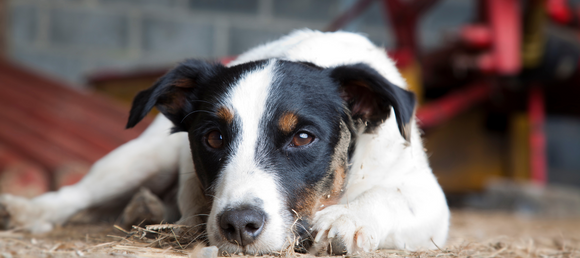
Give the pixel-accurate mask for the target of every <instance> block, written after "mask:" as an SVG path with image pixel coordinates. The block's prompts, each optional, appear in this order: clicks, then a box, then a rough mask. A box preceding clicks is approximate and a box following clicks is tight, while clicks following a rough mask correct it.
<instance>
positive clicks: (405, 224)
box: [0, 30, 449, 253]
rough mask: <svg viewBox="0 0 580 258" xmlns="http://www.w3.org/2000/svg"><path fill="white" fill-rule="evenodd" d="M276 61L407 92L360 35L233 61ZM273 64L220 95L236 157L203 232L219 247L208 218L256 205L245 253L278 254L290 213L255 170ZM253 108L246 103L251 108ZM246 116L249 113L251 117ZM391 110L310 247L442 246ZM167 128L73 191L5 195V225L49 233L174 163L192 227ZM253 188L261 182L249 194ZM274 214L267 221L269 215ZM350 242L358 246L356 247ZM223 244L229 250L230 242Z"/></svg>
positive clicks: (414, 157)
mask: <svg viewBox="0 0 580 258" xmlns="http://www.w3.org/2000/svg"><path fill="white" fill-rule="evenodd" d="M268 58H279V59H285V60H290V61H307V62H312V63H314V64H316V65H318V66H322V67H333V66H338V65H343V64H353V63H365V64H368V65H370V66H371V67H373V68H374V69H376V70H377V71H378V72H379V73H380V74H381V75H383V76H384V77H385V78H387V79H388V80H389V81H391V82H393V83H394V84H396V85H398V86H399V87H402V88H405V87H406V85H405V81H404V80H403V78H402V77H401V75H400V74H399V73H398V72H397V70H396V67H395V65H394V62H393V61H392V60H390V59H389V58H388V57H387V56H386V55H385V52H384V49H381V48H378V47H375V46H374V45H373V44H372V43H371V42H370V41H369V40H368V39H366V38H364V37H363V36H360V35H357V34H353V33H347V32H336V33H323V32H317V31H310V30H300V31H296V32H293V33H292V34H290V35H288V36H285V37H283V38H281V39H280V40H277V41H274V42H271V43H268V44H265V45H262V46H259V47H256V48H254V49H252V50H250V51H248V52H246V53H245V54H242V55H240V56H239V57H238V59H236V60H235V61H233V62H232V63H231V64H230V66H231V65H236V64H240V63H245V62H249V61H253V60H260V59H268ZM272 69H273V63H268V64H267V67H266V68H265V69H259V70H258V71H257V72H255V73H249V74H246V75H245V76H244V78H243V79H242V80H241V81H239V82H238V85H237V86H236V87H234V90H233V91H232V92H230V93H229V94H228V99H224V100H222V101H223V103H224V104H226V105H228V107H230V108H233V109H234V110H235V114H236V115H239V116H240V117H241V121H242V124H243V125H242V137H241V138H240V139H239V142H237V143H236V144H235V148H236V151H235V155H234V156H233V157H232V159H231V160H230V162H229V163H228V164H227V166H226V169H225V170H224V173H223V175H222V176H221V177H220V178H219V179H218V183H217V188H216V196H215V199H214V202H213V207H212V210H211V213H210V215H209V221H208V233H209V237H210V240H211V241H212V242H214V243H215V242H216V241H217V236H216V235H215V232H217V225H216V214H217V213H219V212H220V211H221V210H223V209H224V208H225V207H226V206H227V205H231V204H235V203H244V202H251V199H252V198H253V197H259V198H261V199H263V200H264V208H265V210H266V212H267V213H268V214H269V215H270V221H269V222H268V224H267V225H266V226H265V227H266V228H265V229H264V232H263V233H262V235H261V236H260V237H259V238H258V240H257V242H256V243H255V244H253V245H252V247H251V248H253V249H252V250H246V251H250V252H260V251H264V250H265V251H269V250H277V249H280V248H282V247H283V244H284V242H285V241H286V238H287V237H288V235H287V233H286V232H287V230H286V229H287V228H288V225H287V223H286V222H285V221H288V220H289V218H288V216H290V215H289V214H285V213H284V212H283V211H282V210H281V207H282V203H280V200H281V197H280V196H279V194H278V192H277V187H278V186H277V185H276V183H275V182H276V179H275V178H273V176H272V173H266V171H261V170H260V169H258V168H257V166H256V164H255V159H254V157H256V155H257V154H256V153H254V151H255V150H256V142H257V137H259V135H257V134H258V122H259V120H260V118H261V117H262V115H263V113H264V112H267V110H264V107H265V99H266V95H265V94H267V93H268V86H269V85H270V82H271V81H272ZM249 105H251V106H249ZM250 110H251V112H247V111H250ZM394 117H395V116H394V114H391V116H390V118H389V119H387V120H386V122H385V123H384V124H383V125H381V127H380V128H379V130H378V131H377V133H376V134H360V135H358V138H357V147H356V151H355V153H354V158H353V160H352V162H353V164H352V170H351V171H350V172H349V173H350V175H349V177H348V183H347V189H346V191H345V193H344V196H343V198H342V199H341V201H340V204H337V205H333V206H330V207H327V208H325V209H324V210H322V211H319V212H317V213H316V215H315V218H314V229H315V230H317V231H318V232H319V233H318V235H317V236H316V240H317V241H316V243H315V248H316V247H321V246H325V245H327V244H328V241H329V240H330V239H332V238H334V237H340V238H342V239H343V240H344V242H345V244H346V247H347V249H348V252H349V253H355V252H357V251H361V250H363V251H372V250H375V249H377V248H397V249H408V250H418V249H422V248H431V249H432V248H435V245H434V244H433V243H436V244H437V245H438V246H442V245H443V244H444V242H445V239H446V237H447V230H448V226H449V210H448V208H447V204H446V201H445V198H444V195H443V192H442V190H441V188H440V186H439V185H438V183H437V180H436V178H435V177H434V175H433V174H432V172H431V169H430V167H429V165H428V160H427V156H426V154H425V152H424V151H423V146H422V143H421V137H420V134H419V130H418V129H417V126H416V124H415V122H414V121H412V123H411V130H412V132H411V140H410V144H409V143H406V142H405V141H404V139H403V138H402V137H401V135H400V134H399V131H398V128H397V124H396V121H395V118H394ZM170 126H171V125H170V123H169V122H168V121H167V119H165V118H163V117H162V116H159V117H158V118H157V119H156V120H155V122H154V123H153V124H152V125H151V126H150V128H149V129H148V130H147V131H146V132H145V133H143V135H142V136H140V137H139V138H137V139H136V140H134V141H131V142H129V143H127V144H125V145H123V146H121V147H120V148H119V149H117V150H115V151H113V152H112V153H110V154H109V155H107V156H106V157H105V158H103V159H102V160H100V161H99V162H97V163H96V164H95V165H94V166H93V168H92V169H91V172H90V173H89V175H87V176H86V177H85V178H84V179H83V180H82V181H81V182H79V183H78V184H76V185H74V186H70V187H65V188H63V189H61V190H59V191H58V192H54V193H47V194H45V195H42V196H40V197H37V198H35V199H32V200H26V199H22V198H18V197H13V196H8V195H3V196H1V197H0V203H2V204H3V205H4V206H5V207H6V208H7V209H8V211H9V212H10V214H11V215H12V218H13V219H12V221H11V223H13V226H17V227H23V228H25V229H28V230H31V231H33V232H42V231H48V230H50V229H51V228H52V227H53V225H54V224H60V223H63V222H65V221H66V220H67V219H68V218H69V217H70V216H71V215H73V214H74V213H75V212H77V211H79V210H81V209H84V208H87V207H90V206H92V205H94V204H98V203H102V202H107V201H110V200H112V199H114V198H115V197H117V196H120V195H122V194H124V193H127V192H131V191H134V190H135V189H136V188H137V187H138V186H139V185H142V184H144V183H145V182H146V181H147V179H150V178H152V177H154V176H156V175H162V174H167V173H169V174H171V172H170V171H175V170H176V169H177V168H178V167H179V171H180V184H179V186H180V189H179V194H178V195H179V196H178V202H179V206H180V210H181V212H182V216H183V217H182V219H181V221H180V222H181V223H185V224H190V225H191V224H195V223H198V220H195V219H194V218H196V216H198V215H199V213H200V210H199V207H197V206H196V200H200V199H203V198H202V197H201V194H202V193H201V191H200V190H199V189H198V188H199V187H197V188H196V187H192V185H199V182H198V181H197V177H196V176H194V172H195V171H194V168H193V164H192V161H191V153H190V152H189V150H188V144H187V137H186V135H185V134H184V133H178V134H174V135H171V136H169V134H168V131H169V128H170ZM256 186H259V188H257V187H256ZM272 214H274V215H275V216H271V215H272ZM355 239H356V241H355ZM227 245H228V244H225V248H226V249H228V250H231V248H233V247H231V246H229V247H228V246H227Z"/></svg>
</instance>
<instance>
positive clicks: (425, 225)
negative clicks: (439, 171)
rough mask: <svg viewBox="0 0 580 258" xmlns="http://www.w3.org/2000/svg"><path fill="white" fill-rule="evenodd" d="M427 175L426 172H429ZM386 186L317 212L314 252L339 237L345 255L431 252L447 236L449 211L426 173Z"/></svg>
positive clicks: (442, 197)
mask: <svg viewBox="0 0 580 258" xmlns="http://www.w3.org/2000/svg"><path fill="white" fill-rule="evenodd" d="M428 173H430V172H428ZM409 179H410V180H409V181H405V182H404V183H399V184H394V185H390V186H374V187H372V188H370V189H369V190H367V191H365V192H363V193H362V194H360V195H358V196H357V197H355V198H353V199H352V200H350V201H348V203H346V204H338V205H333V206H329V207H327V208H326V209H324V210H321V211H319V212H317V213H316V215H315V217H314V220H313V229H314V231H315V232H317V235H316V237H315V245H314V247H315V248H316V249H321V248H324V247H326V246H327V245H329V244H330V243H336V242H337V241H333V240H336V239H340V240H341V241H340V242H342V244H343V245H344V247H345V248H346V251H347V252H348V253H350V254H352V253H356V252H359V251H366V252H369V251H373V250H376V249H378V248H395V249H405V250H418V249H433V248H436V245H442V244H443V243H444V242H445V239H446V237H447V230H448V226H449V210H448V208H447V204H446V201H445V197H444V195H443V193H442V191H441V189H440V187H439V186H438V185H437V182H436V180H435V179H434V177H433V176H432V175H430V174H428V175H423V176H420V177H418V179H417V180H420V181H422V182H417V181H414V182H413V181H412V180H414V179H412V178H409Z"/></svg>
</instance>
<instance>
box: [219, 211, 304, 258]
mask: <svg viewBox="0 0 580 258" xmlns="http://www.w3.org/2000/svg"><path fill="white" fill-rule="evenodd" d="M271 217H273V216H267V215H266V213H265V212H264V211H262V210H260V209H257V208H255V207H247V206H246V207H240V208H235V209H228V210H226V211H224V212H222V213H220V214H219V216H216V217H215V219H214V222H216V223H215V224H214V225H213V226H210V227H208V230H213V233H212V234H211V233H210V235H213V236H210V243H211V244H212V245H216V246H217V247H218V248H219V250H220V254H221V255H226V256H227V255H232V254H240V253H241V254H247V255H264V254H284V253H295V252H296V253H307V252H308V251H309V250H310V248H311V247H312V245H313V240H314V237H313V236H314V235H313V234H312V232H311V225H310V223H309V220H303V219H299V218H298V219H297V218H293V219H292V220H286V222H287V223H285V224H286V225H287V226H284V227H277V226H276V225H275V224H277V223H275V222H272V221H271V220H276V219H282V218H281V217H280V218H271ZM212 224H213V223H212Z"/></svg>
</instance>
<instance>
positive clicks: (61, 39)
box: [8, 0, 471, 85]
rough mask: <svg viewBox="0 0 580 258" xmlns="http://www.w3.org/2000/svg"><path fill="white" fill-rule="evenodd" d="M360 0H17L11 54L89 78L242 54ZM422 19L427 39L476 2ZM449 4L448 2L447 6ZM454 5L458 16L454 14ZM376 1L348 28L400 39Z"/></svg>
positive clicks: (72, 77) (454, 1) (383, 39)
mask: <svg viewBox="0 0 580 258" xmlns="http://www.w3.org/2000/svg"><path fill="white" fill-rule="evenodd" d="M354 1H355V0H291V1H290V0H43V1H39V0H9V1H8V12H9V16H10V17H9V19H8V23H9V24H8V26H9V28H8V54H9V56H10V57H12V58H13V59H15V60H16V61H18V62H21V63H24V64H26V65H30V66H32V67H34V68H36V69H38V70H40V71H43V72H45V73H50V74H53V75H55V76H58V77H61V78H64V79H66V80H69V81H72V82H75V83H78V85H81V84H82V83H83V82H84V77H85V75H86V74H87V73H88V72H91V71H94V70H97V69H102V68H107V69H111V68H113V69H115V68H118V69H132V68H135V67H147V66H162V65H171V64H173V63H175V62H178V61H180V60H182V59H184V58H196V57H197V58H212V57H220V56H229V55H236V54H239V53H241V52H243V51H245V50H247V49H249V48H251V47H253V46H255V45H257V44H260V43H264V42H266V41H269V40H273V39H276V38H278V37H279V36H281V35H284V34H286V33H288V32H290V31H292V30H294V29H299V28H304V27H309V28H312V29H324V28H325V27H326V26H327V25H328V24H329V23H330V21H331V20H332V18H333V17H336V16H337V15H338V14H340V13H341V12H342V11H343V10H344V9H345V8H346V7H347V6H349V5H350V4H352V3H353V2H354ZM442 2H443V3H442V5H441V6H442V7H441V6H438V7H437V8H439V9H437V8H436V9H435V11H434V12H432V13H430V14H429V15H428V16H427V18H426V19H425V20H424V21H422V22H421V24H420V28H421V31H420V35H421V36H422V37H423V40H422V43H423V45H424V46H426V47H432V46H434V45H436V44H437V42H440V38H441V37H440V31H441V30H442V29H445V30H449V28H453V27H457V26H458V24H459V23H461V22H464V21H466V20H467V19H469V18H470V17H471V16H470V13H469V11H464V10H469V8H470V2H471V1H462V0H446V1H442ZM441 8H442V9H441ZM449 10H451V11H452V12H453V15H449V12H448V11H449ZM384 25H385V22H384V19H383V17H382V12H381V7H380V6H379V5H378V4H373V5H372V7H371V8H370V9H369V10H367V11H366V12H365V13H364V14H363V15H362V17H361V18H359V19H358V20H357V21H355V22H354V23H352V24H351V25H349V26H348V27H347V28H346V29H347V30H353V31H358V32H362V33H365V34H367V35H368V36H369V38H370V39H371V40H373V41H374V42H375V43H376V44H379V45H384V46H386V47H389V46H392V44H393V40H392V37H391V33H390V29H389V28H385V26H384Z"/></svg>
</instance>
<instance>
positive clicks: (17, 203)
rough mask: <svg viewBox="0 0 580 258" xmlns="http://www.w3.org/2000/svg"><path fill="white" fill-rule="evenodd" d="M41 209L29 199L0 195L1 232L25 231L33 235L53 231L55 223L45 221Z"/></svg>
mask: <svg viewBox="0 0 580 258" xmlns="http://www.w3.org/2000/svg"><path fill="white" fill-rule="evenodd" d="M41 213H42V212H41V209H40V208H39V207H38V206H36V205H34V204H33V203H32V202H31V201H30V200H29V199H27V198H24V197H20V196H13V195H9V194H2V195H0V230H7V229H24V230H27V231H30V232H32V233H43V232H48V231H51V230H52V229H53V227H54V225H53V223H50V222H47V221H45V220H44V219H43V216H42V214H41Z"/></svg>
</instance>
